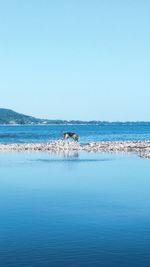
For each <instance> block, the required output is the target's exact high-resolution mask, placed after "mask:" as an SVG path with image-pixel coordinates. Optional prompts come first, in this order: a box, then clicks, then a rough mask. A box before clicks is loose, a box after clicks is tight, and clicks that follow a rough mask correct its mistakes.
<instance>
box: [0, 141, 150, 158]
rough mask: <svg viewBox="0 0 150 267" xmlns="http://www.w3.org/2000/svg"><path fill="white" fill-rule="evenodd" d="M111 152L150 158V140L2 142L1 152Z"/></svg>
mask: <svg viewBox="0 0 150 267" xmlns="http://www.w3.org/2000/svg"><path fill="white" fill-rule="evenodd" d="M10 151H12V152H15V151H16V152H25V151H28V152H36V151H39V152H53V153H65V154H68V153H70V152H80V151H86V152H99V153H100V152H101V153H102V152H107V153H109V152H111V153H118V152H124V153H132V154H137V155H138V156H140V157H143V158H150V140H147V141H122V142H121V141H115V142H112V141H109V142H91V143H88V144H79V143H76V142H66V141H63V140H58V141H51V142H49V143H39V144H38V143H36V144H33V143H32V144H0V152H10Z"/></svg>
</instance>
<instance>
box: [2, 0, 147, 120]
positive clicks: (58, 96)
mask: <svg viewBox="0 0 150 267" xmlns="http://www.w3.org/2000/svg"><path fill="white" fill-rule="evenodd" d="M149 10H150V2H149V1H148V0H144V1H140V0H133V1H132V2H131V1H129V0H127V1H121V2H120V1H119V0H114V1H111V0H108V1H105V2H104V1H98V0H94V1H91V0H87V1H85V0H82V1H79V0H77V1H69V0H64V1H60V0H56V1H55V2H54V1H53V2H51V1H48V0H43V1H42V2H41V1H40V0H36V1H35V0H26V1H22V2H21V1H19V0H14V1H10V0H6V1H5V2H4V1H3V2H2V3H1V9H0V22H1V23H0V36H1V42H0V58H1V64H0V72H1V79H0V89H1V98H0V107H3V108H9V109H12V110H15V111H16V112H19V113H23V114H27V115H31V116H35V117H38V118H45V119H64V120H65V119H66V120H85V121H88V120H101V121H150V109H149V99H150V77H149V73H150V16H149Z"/></svg>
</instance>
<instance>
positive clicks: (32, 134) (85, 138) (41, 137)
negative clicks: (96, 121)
mask: <svg viewBox="0 0 150 267" xmlns="http://www.w3.org/2000/svg"><path fill="white" fill-rule="evenodd" d="M64 132H75V133H77V134H79V135H80V142H81V143H88V142H95V141H123V140H150V123H110V124H109V123H108V124H105V123H102V124H100V125H88V124H87V125H36V126H35V125H34V126H31V125H27V126H0V143H41V142H50V141H53V140H58V139H62V138H63V133H64Z"/></svg>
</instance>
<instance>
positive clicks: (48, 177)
mask: <svg viewBox="0 0 150 267" xmlns="http://www.w3.org/2000/svg"><path fill="white" fill-rule="evenodd" d="M0 185H1V186H0V266H2V267H41V266H42V267H49V266H50V267H100V266H102V267H127V266H129V267H130V266H135V267H149V266H150V161H149V160H146V159H141V158H138V157H137V156H129V155H123V154H118V155H113V154H92V153H90V154H86V153H83V154H77V153H76V154H72V155H70V156H68V155H63V156H61V155H51V154H45V153H43V154H42V153H0Z"/></svg>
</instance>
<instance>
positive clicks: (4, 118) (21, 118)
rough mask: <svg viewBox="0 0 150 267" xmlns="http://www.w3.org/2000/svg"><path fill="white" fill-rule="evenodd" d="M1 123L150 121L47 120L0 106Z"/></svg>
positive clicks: (96, 123)
mask: <svg viewBox="0 0 150 267" xmlns="http://www.w3.org/2000/svg"><path fill="white" fill-rule="evenodd" d="M0 124H1V125H15V124H19V125H25V124H30V125H38V124H43V125H46V124H47V125H48V124H57V125H60V124H64V125H70V124H74V125H81V124H85V125H86V124H89V125H110V124H112V125H118V124H119V125H134V124H136V125H137V124H138V125H149V126H150V122H140V121H139V122H108V121H95V120H93V121H81V120H47V119H46V120H45V119H37V118H34V117H32V116H27V115H24V114H21V113H17V112H15V111H13V110H11V109H5V108H0Z"/></svg>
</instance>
